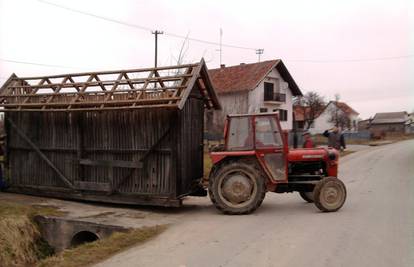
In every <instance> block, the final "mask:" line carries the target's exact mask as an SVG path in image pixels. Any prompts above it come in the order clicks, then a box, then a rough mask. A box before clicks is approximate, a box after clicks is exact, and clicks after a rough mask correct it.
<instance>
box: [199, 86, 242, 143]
mask: <svg viewBox="0 0 414 267" xmlns="http://www.w3.org/2000/svg"><path fill="white" fill-rule="evenodd" d="M218 98H219V100H220V103H221V107H222V109H221V110H206V112H205V113H206V116H205V126H206V131H207V132H209V133H212V134H216V135H220V134H221V133H223V129H224V122H225V120H226V116H227V115H228V114H243V113H248V93H247V92H237V93H230V94H219V95H218Z"/></svg>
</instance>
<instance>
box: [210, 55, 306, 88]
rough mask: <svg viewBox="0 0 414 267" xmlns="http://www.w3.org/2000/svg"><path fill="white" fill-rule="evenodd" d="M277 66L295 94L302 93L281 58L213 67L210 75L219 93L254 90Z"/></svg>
mask: <svg viewBox="0 0 414 267" xmlns="http://www.w3.org/2000/svg"><path fill="white" fill-rule="evenodd" d="M275 67H276V68H277V69H278V71H279V73H280V74H281V76H282V77H283V79H284V80H285V81H286V82H287V83H288V84H289V88H290V89H291V90H292V93H293V95H302V92H301V91H300V89H299V88H298V86H297V85H296V83H295V81H294V80H293V78H292V76H290V74H289V72H288V71H287V69H286V67H285V65H284V64H283V62H282V61H281V60H279V59H277V60H268V61H263V62H258V63H252V64H240V65H236V66H230V67H222V68H218V69H211V70H209V75H210V78H211V80H212V83H213V86H214V89H215V90H216V92H217V93H219V94H220V93H222V94H223V93H233V92H241V91H248V90H253V89H254V88H256V87H257V85H258V84H259V83H260V82H261V81H262V80H263V79H264V78H265V77H266V75H267V74H268V73H269V72H270V71H271V70H272V69H273V68H275Z"/></svg>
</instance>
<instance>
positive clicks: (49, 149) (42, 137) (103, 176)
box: [6, 109, 177, 197]
mask: <svg viewBox="0 0 414 267" xmlns="http://www.w3.org/2000/svg"><path fill="white" fill-rule="evenodd" d="M175 112H176V111H171V110H165V109H148V110H133V111H130V110H128V111H106V112H105V111H104V112H93V111H90V112H79V113H75V112H72V113H59V112H55V113H53V112H16V113H13V112H10V113H7V114H6V116H7V117H8V118H10V119H11V120H12V121H13V122H14V123H15V124H16V125H17V126H18V127H19V128H20V129H21V130H22V131H23V132H24V133H25V134H26V135H27V136H28V137H29V138H30V139H31V140H32V141H33V143H35V144H36V145H37V146H38V147H39V148H40V149H41V151H42V152H43V153H44V154H45V155H46V156H47V157H48V158H49V159H50V160H51V161H52V162H53V163H54V164H55V165H56V167H57V168H58V169H59V170H60V171H61V172H62V173H63V174H64V175H65V176H66V177H67V178H68V179H69V180H70V181H71V182H72V183H75V182H76V181H78V182H79V181H83V182H91V183H111V184H115V185H116V184H119V183H120V181H121V180H124V181H125V182H124V183H122V184H121V186H120V187H119V192H120V193H135V194H137V195H145V196H146V195H149V196H151V195H152V196H160V197H174V196H176V193H177V192H176V176H175V174H176V172H175V165H174V164H175V161H174V160H173V153H172V151H173V149H174V148H175V143H176V142H175V140H176V139H175V138H176V136H175V132H176V131H174V129H173V131H171V134H169V135H167V136H166V137H165V138H164V139H163V141H162V142H161V143H160V145H159V146H157V148H156V149H155V150H154V151H153V152H152V153H150V154H149V156H148V158H147V160H146V162H145V164H144V168H142V169H136V170H135V171H132V169H130V168H118V167H114V168H112V167H111V168H109V167H104V166H89V165H79V164H78V163H79V158H82V159H90V160H109V161H111V160H121V161H138V160H139V159H141V158H142V157H143V155H144V154H145V153H146V151H147V150H148V149H149V147H151V146H152V145H153V144H154V143H156V142H157V140H158V139H160V138H161V137H162V136H163V135H164V134H165V132H166V131H168V129H169V127H170V125H171V122H172V121H171V120H172V119H173V117H174V116H173V115H174V113H175ZM173 124H174V122H173ZM172 127H175V126H174V125H173V126H172ZM7 128H8V158H9V168H10V173H11V177H10V178H11V182H12V185H17V186H25V185H32V186H49V187H50V186H51V187H61V188H62V187H63V188H64V187H65V184H64V183H63V182H61V181H60V180H59V178H58V177H57V174H56V173H55V172H54V171H53V170H52V169H51V168H50V166H48V165H47V164H46V162H45V161H44V160H42V159H41V158H40V157H39V155H38V154H37V153H36V152H35V151H34V150H33V149H32V148H31V147H30V146H29V145H28V143H27V142H26V141H25V140H24V139H23V138H21V137H20V136H19V135H18V134H17V133H16V131H15V130H14V129H13V128H11V127H10V126H8V127H7ZM78 133H79V134H80V136H81V138H79V137H78ZM79 150H81V152H80V153H79ZM126 176H130V177H129V178H126V179H124V178H125V177H126ZM111 177H113V180H112V181H111Z"/></svg>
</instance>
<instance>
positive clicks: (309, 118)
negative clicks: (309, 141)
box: [294, 91, 326, 129]
mask: <svg viewBox="0 0 414 267" xmlns="http://www.w3.org/2000/svg"><path fill="white" fill-rule="evenodd" d="M294 105H295V106H298V107H299V108H300V109H301V110H302V112H303V118H304V124H305V125H304V127H305V129H309V128H310V127H311V125H312V124H313V122H314V121H315V119H316V118H317V117H318V116H319V114H320V113H321V112H322V111H323V110H324V108H325V105H326V102H325V99H324V97H323V96H321V95H319V94H318V93H317V92H315V91H310V92H307V93H306V94H305V95H304V96H301V97H297V98H296V99H295V100H294Z"/></svg>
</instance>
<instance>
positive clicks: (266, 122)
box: [209, 113, 346, 214]
mask: <svg viewBox="0 0 414 267" xmlns="http://www.w3.org/2000/svg"><path fill="white" fill-rule="evenodd" d="M224 139H225V143H224V147H223V149H222V150H221V151H215V152H212V153H211V154H210V156H211V159H212V161H213V164H214V165H213V168H212V170H211V172H210V176H209V194H210V198H211V200H212V202H213V203H214V204H215V206H216V207H217V208H218V209H219V210H222V211H223V212H225V213H230V214H245V213H249V212H252V211H254V210H255V209H256V208H257V207H259V206H260V204H261V202H262V201H263V199H264V196H265V193H266V192H267V191H270V192H275V193H286V192H295V191H297V192H299V193H300V195H301V196H302V198H304V199H305V200H306V201H308V202H314V201H315V204H316V205H317V206H318V208H320V209H321V210H323V211H336V210H338V209H339V208H340V207H342V205H343V203H344V201H345V196H346V190H345V186H344V185H343V183H342V182H341V181H340V180H339V179H337V178H336V176H337V165H338V153H337V152H336V150H334V149H327V148H315V149H293V150H289V147H288V141H287V132H283V131H282V128H281V126H280V122H279V118H278V114H276V113H260V114H245V115H229V116H228V117H227V120H226V123H225V129H224ZM325 178H326V179H325ZM328 178H329V179H328ZM328 180H329V181H330V185H331V187H332V186H333V188H334V189H333V190H331V191H329V192H331V193H332V194H333V195H332V194H331V195H329V196H330V197H329V198H328V199H329V201H330V202H329V201H328V199H324V201H322V204H321V201H320V194H321V193H320V192H321V190H319V189H318V190H317V191H318V192H317V196H315V189H316V188H317V187H318V188H319V187H320V188H323V189H326V188H328V187H325V186H324V185H325V183H326V182H327V181H328ZM322 181H323V183H322ZM318 184H320V185H319V186H317V185H318ZM315 197H316V199H315ZM328 202H329V203H331V202H332V203H333V204H332V203H331V204H330V206H329V205H324V204H326V203H328Z"/></svg>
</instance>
